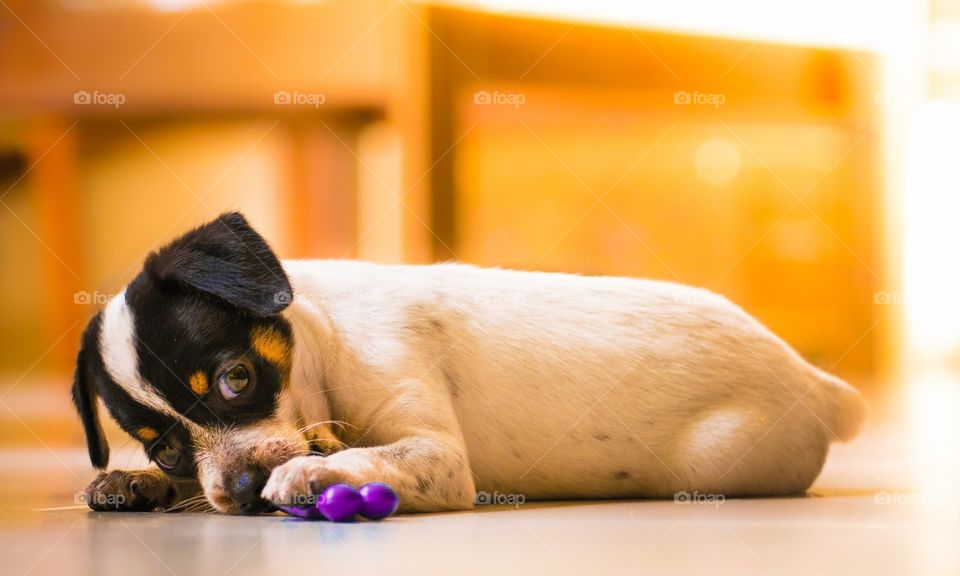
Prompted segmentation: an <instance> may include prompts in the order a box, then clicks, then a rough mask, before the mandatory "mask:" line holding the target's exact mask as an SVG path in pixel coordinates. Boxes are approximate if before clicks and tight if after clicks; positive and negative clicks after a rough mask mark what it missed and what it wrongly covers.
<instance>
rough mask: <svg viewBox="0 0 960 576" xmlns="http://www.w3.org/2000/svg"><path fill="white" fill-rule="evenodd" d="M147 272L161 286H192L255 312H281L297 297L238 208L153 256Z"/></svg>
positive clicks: (281, 270) (275, 259) (146, 268)
mask: <svg viewBox="0 0 960 576" xmlns="http://www.w3.org/2000/svg"><path fill="white" fill-rule="evenodd" d="M144 270H146V272H147V274H149V275H150V276H151V277H152V278H153V279H154V280H156V281H157V282H158V283H159V284H160V285H161V286H163V285H170V284H176V285H183V286H189V287H192V288H194V289H196V290H199V291H200V292H203V293H205V294H209V295H211V296H214V297H216V298H219V299H220V300H222V301H224V302H226V303H228V304H230V305H232V306H235V307H237V308H239V309H240V310H243V311H245V312H247V313H249V314H252V315H254V316H271V315H273V314H278V313H279V312H281V311H282V310H283V309H284V308H286V307H287V305H289V304H290V302H291V300H292V298H293V291H292V289H291V288H290V281H289V280H288V279H287V275H286V273H284V271H283V267H281V266H280V261H279V260H277V257H276V256H275V255H274V253H273V251H272V250H271V249H270V246H268V245H267V242H266V241H265V240H264V239H263V237H262V236H260V235H259V234H257V232H256V231H255V230H254V229H253V228H251V227H250V224H249V223H247V220H246V219H245V218H244V217H243V215H241V214H240V213H239V212H231V213H227V214H221V215H220V216H219V217H218V218H217V219H216V220H214V221H212V222H210V223H208V224H204V225H203V226H201V227H199V228H197V229H195V230H192V231H191V232H188V233H186V234H185V235H183V236H181V237H180V238H178V239H177V240H174V241H173V242H171V243H170V244H169V245H167V246H166V247H164V248H162V249H160V250H159V251H158V252H155V253H153V254H151V255H150V256H149V257H148V258H147V262H146V264H145V265H144Z"/></svg>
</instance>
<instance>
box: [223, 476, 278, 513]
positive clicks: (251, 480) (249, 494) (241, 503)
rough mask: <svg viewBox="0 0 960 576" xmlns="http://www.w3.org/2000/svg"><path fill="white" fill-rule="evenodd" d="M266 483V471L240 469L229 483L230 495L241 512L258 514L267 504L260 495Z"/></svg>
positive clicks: (267, 506)
mask: <svg viewBox="0 0 960 576" xmlns="http://www.w3.org/2000/svg"><path fill="white" fill-rule="evenodd" d="M266 484H267V473H266V472H265V471H263V470H262V469H260V468H257V467H250V468H243V469H241V470H240V471H239V472H238V473H237V474H236V475H235V476H234V477H233V478H232V481H231V482H230V483H229V486H230V497H231V498H232V499H233V502H234V504H236V506H237V510H238V511H239V512H240V513H241V514H259V513H260V512H263V511H264V510H266V509H267V508H269V505H268V503H267V501H266V500H264V499H263V498H261V497H260V492H262V491H263V487H264V486H265V485H266Z"/></svg>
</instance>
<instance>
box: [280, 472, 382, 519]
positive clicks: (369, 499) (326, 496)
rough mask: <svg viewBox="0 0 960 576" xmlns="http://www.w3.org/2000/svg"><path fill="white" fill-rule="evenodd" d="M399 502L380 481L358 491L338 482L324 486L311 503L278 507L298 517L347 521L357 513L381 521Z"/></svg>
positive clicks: (364, 486) (365, 485) (366, 485)
mask: <svg viewBox="0 0 960 576" xmlns="http://www.w3.org/2000/svg"><path fill="white" fill-rule="evenodd" d="M399 505H400V498H399V497H398V496H397V493H396V492H394V491H393V489H392V488H390V487H389V486H387V485H386V484H384V483H383V482H370V483H368V484H364V485H363V486H361V487H360V489H359V490H356V489H355V488H354V487H353V486H351V485H349V484H342V483H337V484H331V485H330V486H327V487H326V488H325V489H324V490H323V492H321V493H320V495H319V496H317V500H316V503H314V504H312V505H311V504H308V505H304V506H280V509H281V510H283V511H284V512H286V513H287V514H290V515H291V516H296V517H297V518H305V519H308V520H316V519H322V518H326V519H327V520H330V521H331V522H349V521H351V520H353V519H354V518H355V517H356V516H357V514H360V515H361V516H364V517H365V518H369V519H370V520H382V519H383V518H386V517H387V516H390V515H391V514H393V513H394V512H396V511H397V507H398V506H399Z"/></svg>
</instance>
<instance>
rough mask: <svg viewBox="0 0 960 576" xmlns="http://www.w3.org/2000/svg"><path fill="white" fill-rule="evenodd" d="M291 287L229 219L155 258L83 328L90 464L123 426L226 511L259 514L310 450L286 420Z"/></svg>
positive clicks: (263, 249) (238, 219)
mask: <svg viewBox="0 0 960 576" xmlns="http://www.w3.org/2000/svg"><path fill="white" fill-rule="evenodd" d="M291 297H292V290H291V287H290V283H289V281H288V279H287V276H286V274H285V273H284V271H283V268H282V267H281V266H280V262H279V261H278V260H277V258H276V256H275V255H274V254H273V252H272V251H271V250H270V248H269V246H268V245H267V243H266V242H265V241H264V240H263V238H262V237H261V236H260V235H259V234H257V233H256V232H255V231H254V230H253V229H252V228H251V227H250V225H249V224H248V223H247V221H246V220H245V219H244V218H243V216H241V215H240V214H236V213H233V214H224V215H222V216H220V217H219V218H217V219H216V220H214V221H213V222H210V223H209V224H206V225H204V226H201V227H200V228H197V229H195V230H193V231H191V232H189V233H187V234H186V235H184V236H182V237H181V238H179V239H177V240H175V241H174V242H172V243H171V244H169V245H168V246H166V247H164V248H162V249H161V250H159V251H157V252H155V253H153V254H151V255H150V256H149V257H148V258H147V260H146V263H145V265H144V268H143V271H142V272H140V274H139V275H138V276H137V277H136V278H135V279H134V280H133V281H132V282H131V283H130V284H129V285H128V286H127V288H126V290H125V291H124V292H122V293H121V294H119V295H117V296H116V297H114V298H113V299H112V300H111V301H110V302H109V303H108V304H107V306H106V308H105V309H104V310H102V311H101V312H100V313H98V314H97V315H96V316H95V317H94V318H93V319H92V320H91V321H90V324H89V325H88V326H87V329H86V331H85V332H84V335H83V341H82V344H81V348H80V352H79V355H78V357H77V367H76V374H75V379H74V385H73V399H74V403H75V404H76V406H77V409H78V411H79V412H80V417H81V420H82V421H83V425H84V428H85V429H86V434H87V444H88V448H89V451H90V459H91V461H92V462H93V464H94V466H96V467H98V468H105V467H106V465H107V461H108V458H109V447H108V446H107V442H106V439H105V438H104V434H103V430H102V428H101V426H100V422H99V419H98V415H97V408H96V397H97V396H99V397H101V398H102V399H103V401H104V404H105V405H106V406H107V408H108V410H109V412H110V414H111V416H113V418H114V419H115V420H116V421H117V423H118V424H119V425H120V426H121V428H123V429H124V430H125V431H126V432H128V433H129V434H130V435H131V436H133V437H134V438H135V439H136V440H137V441H139V442H141V443H142V444H143V447H144V448H145V450H146V451H147V454H148V455H149V457H150V459H151V460H153V461H154V462H156V464H157V465H158V466H159V467H160V468H161V469H163V470H164V471H165V472H167V473H168V474H170V475H172V476H179V477H194V478H197V479H199V480H200V482H201V484H202V485H203V489H204V492H205V494H206V496H207V499H208V500H209V501H210V502H211V504H212V505H213V506H214V507H215V508H216V509H217V510H220V511H222V512H244V513H254V512H257V511H260V510H262V509H263V508H264V507H265V503H263V502H262V501H261V500H260V497H259V496H260V490H261V488H262V487H263V485H264V483H265V482H266V479H267V477H268V475H269V473H270V470H271V469H272V468H274V467H275V466H277V465H279V464H281V463H283V462H285V461H287V460H289V459H290V458H291V457H293V456H295V455H296V454H299V453H302V452H304V451H306V450H308V449H309V444H308V442H307V440H306V438H305V436H304V435H303V434H301V433H299V432H298V429H299V423H298V422H296V420H295V419H294V418H290V417H289V416H284V415H285V414H289V410H287V409H283V407H282V406H281V404H282V403H283V400H282V399H283V392H284V390H285V388H286V387H287V386H288V383H289V377H290V371H291V361H292V357H293V345H294V343H293V338H292V334H291V328H290V325H289V323H288V322H287V320H285V319H284V318H283V317H282V316H281V315H280V313H281V312H282V311H283V310H284V308H285V307H286V306H287V305H288V304H289V302H290V301H291Z"/></svg>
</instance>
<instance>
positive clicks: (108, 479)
mask: <svg viewBox="0 0 960 576" xmlns="http://www.w3.org/2000/svg"><path fill="white" fill-rule="evenodd" d="M175 496H176V490H175V489H174V487H173V483H172V482H171V481H170V479H169V478H167V476H166V475H165V474H164V473H163V472H161V471H159V470H113V471H111V472H101V473H100V474H99V475H97V477H96V478H95V479H94V480H93V482H91V483H90V485H89V486H87V489H86V490H85V491H84V500H85V501H86V503H87V505H88V506H89V507H90V509H91V510H97V511H101V512H103V511H117V512H147V511H150V510H155V509H157V508H161V509H162V508H166V507H167V506H169V505H170V504H171V503H172V502H173V500H174V498H175Z"/></svg>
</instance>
